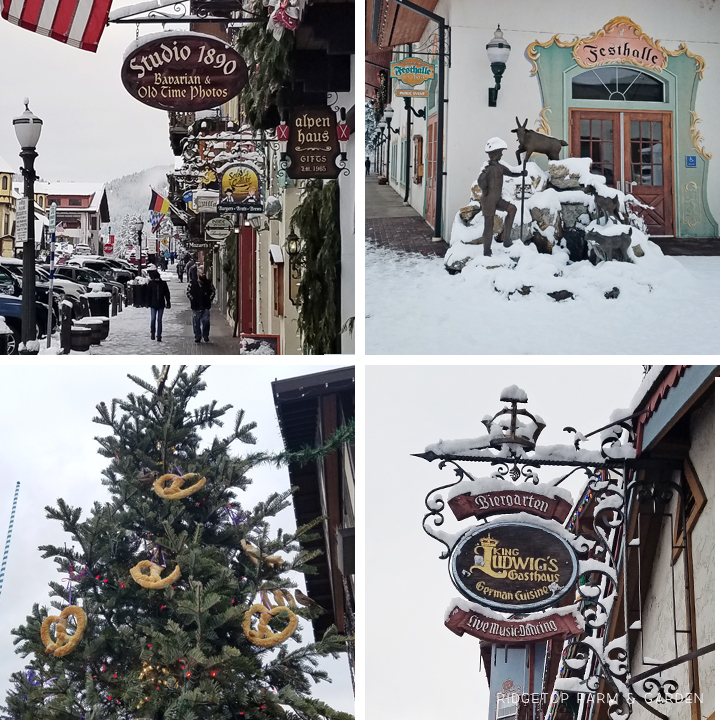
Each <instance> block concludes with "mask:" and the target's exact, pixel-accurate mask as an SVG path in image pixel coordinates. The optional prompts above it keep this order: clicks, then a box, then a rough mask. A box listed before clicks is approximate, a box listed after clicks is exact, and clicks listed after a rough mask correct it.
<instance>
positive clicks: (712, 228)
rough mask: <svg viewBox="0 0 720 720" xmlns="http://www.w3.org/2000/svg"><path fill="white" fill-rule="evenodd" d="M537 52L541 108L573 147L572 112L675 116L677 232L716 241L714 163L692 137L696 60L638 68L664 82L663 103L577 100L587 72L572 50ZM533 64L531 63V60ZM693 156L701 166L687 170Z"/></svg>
mask: <svg viewBox="0 0 720 720" xmlns="http://www.w3.org/2000/svg"><path fill="white" fill-rule="evenodd" d="M530 47H532V46H530ZM535 52H536V53H537V59H536V60H535V64H536V66H537V78H538V82H539V84H540V95H541V103H542V108H547V110H546V112H545V117H546V119H547V121H548V123H549V125H550V134H551V135H553V136H554V137H558V138H562V139H564V140H566V141H567V142H568V143H570V126H569V123H570V112H569V111H570V109H576V108H579V109H602V110H615V111H617V112H630V111H645V112H657V111H663V110H665V111H670V112H672V114H673V123H672V137H673V149H672V150H673V151H672V158H673V180H674V187H673V193H674V194H673V200H674V212H675V234H676V236H677V237H717V235H718V224H717V222H716V221H715V219H714V218H713V216H712V214H711V212H710V208H709V207H708V200H707V175H708V168H709V164H710V160H708V159H706V158H705V157H703V155H702V154H701V153H700V152H698V150H696V149H695V147H694V145H693V139H692V122H693V115H692V113H693V112H694V110H695V99H696V97H697V92H698V87H699V84H700V68H699V65H698V63H697V62H696V60H695V59H694V58H692V57H689V56H688V55H686V54H685V53H683V54H680V55H674V56H673V55H668V63H667V66H666V67H665V69H664V70H662V71H661V72H656V71H653V70H649V69H647V68H636V69H638V70H642V72H644V73H646V74H647V75H650V76H652V77H654V78H657V79H658V80H660V81H661V82H662V83H663V85H664V86H665V93H664V97H665V101H664V102H625V101H614V100H607V101H601V100H574V99H573V98H572V80H573V78H574V77H575V76H577V75H580V74H581V73H584V72H587V68H583V67H581V66H579V65H578V64H577V62H576V61H575V58H574V57H573V49H572V47H560V46H558V45H557V44H555V43H553V44H552V45H550V46H549V47H546V48H544V47H540V46H535ZM526 57H528V55H527V51H526ZM528 60H530V62H532V60H531V59H530V57H528ZM602 67H603V68H608V67H615V65H611V64H608V65H603V66H602ZM618 67H624V68H628V67H635V66H633V65H630V66H628V65H619V66H618ZM568 150H569V148H568V149H567V150H566V149H564V152H566V153H567V152H568ZM688 155H694V156H696V158H697V167H694V168H692V167H686V163H685V158H686V156H688Z"/></svg>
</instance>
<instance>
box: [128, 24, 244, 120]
mask: <svg viewBox="0 0 720 720" xmlns="http://www.w3.org/2000/svg"><path fill="white" fill-rule="evenodd" d="M120 77H121V79H122V83H123V85H124V86H125V89H126V90H127V91H128V92H129V93H130V94H131V95H132V96H133V97H134V98H135V99H136V100H139V101H140V102H141V103H144V104H145V105H149V106H150V107H154V108H158V109H160V110H172V111H178V112H195V111H198V110H208V109H209V108H214V107H217V106H218V105H222V104H223V103H225V102H228V101H229V100H231V99H232V98H234V97H236V96H237V95H238V94H239V93H240V90H241V89H242V88H243V87H244V86H245V83H247V78H248V71H247V66H246V65H245V61H244V60H243V58H242V57H241V56H240V54H239V53H238V52H237V50H235V49H234V48H233V47H231V46H230V45H228V44H227V43H225V42H223V41H222V40H220V39H219V38H216V37H214V36H213V35H204V34H202V33H193V32H174V31H173V32H163V33H155V34H153V35H146V36H144V37H142V38H139V39H138V40H136V41H135V42H134V43H132V44H131V45H130V46H129V47H128V49H127V50H126V51H125V59H124V62H123V65H122V70H121V72H120Z"/></svg>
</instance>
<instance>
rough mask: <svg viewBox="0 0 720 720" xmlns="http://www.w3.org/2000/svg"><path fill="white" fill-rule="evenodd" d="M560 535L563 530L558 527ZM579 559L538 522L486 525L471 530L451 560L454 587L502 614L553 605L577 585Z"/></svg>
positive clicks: (567, 545)
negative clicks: (536, 523) (537, 523)
mask: <svg viewBox="0 0 720 720" xmlns="http://www.w3.org/2000/svg"><path fill="white" fill-rule="evenodd" d="M558 529H559V530H560V531H562V530H563V528H562V526H560V525H558ZM577 574H578V561H577V557H576V556H575V552H574V550H573V548H572V547H571V546H570V544H569V543H568V542H567V541H566V540H565V539H564V538H563V537H561V536H560V535H559V534H558V533H555V532H552V531H551V530H550V529H548V528H546V527H542V526H539V525H534V524H526V523H515V522H497V523H493V522H490V523H486V524H484V525H480V526H477V527H474V528H472V529H471V530H469V531H468V532H467V533H465V535H464V536H463V537H462V538H461V539H460V541H459V542H458V543H457V545H456V546H455V548H454V549H453V552H452V555H451V556H450V575H451V577H452V580H453V582H454V583H455V587H457V589H458V590H459V591H460V592H461V593H462V594H463V595H465V597H467V598H468V599H469V600H472V601H473V602H476V603H478V604H480V605H483V606H485V607H489V608H493V609H495V610H500V611H503V612H515V611H522V612H528V611H531V610H540V609H542V608H545V607H548V606H549V605H554V604H556V603H557V602H558V600H559V599H560V598H561V597H562V596H563V595H565V594H566V593H567V592H568V591H569V590H570V588H571V587H572V586H573V584H574V583H575V580H576V578H577Z"/></svg>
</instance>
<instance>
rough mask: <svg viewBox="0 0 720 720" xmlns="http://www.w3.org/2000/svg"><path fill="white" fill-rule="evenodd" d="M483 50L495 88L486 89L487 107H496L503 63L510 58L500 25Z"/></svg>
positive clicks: (508, 45) (503, 67) (508, 46)
mask: <svg viewBox="0 0 720 720" xmlns="http://www.w3.org/2000/svg"><path fill="white" fill-rule="evenodd" d="M485 49H486V50H487V54H488V58H490V69H491V70H492V74H493V76H494V78H495V87H494V88H488V106H489V107H497V96H498V91H499V90H500V79H501V78H502V76H503V73H504V72H505V63H507V61H508V58H509V57H510V43H509V42H508V41H507V40H506V39H505V38H504V37H503V34H502V30H501V29H500V25H498V26H497V30H496V31H495V35H494V37H493V39H492V40H491V41H490V42H489V43H488V44H487V45H486V46H485Z"/></svg>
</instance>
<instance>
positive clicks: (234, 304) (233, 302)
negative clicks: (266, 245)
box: [223, 233, 238, 337]
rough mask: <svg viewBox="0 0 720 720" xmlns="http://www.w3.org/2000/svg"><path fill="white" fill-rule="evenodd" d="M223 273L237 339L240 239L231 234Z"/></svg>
mask: <svg viewBox="0 0 720 720" xmlns="http://www.w3.org/2000/svg"><path fill="white" fill-rule="evenodd" d="M223 272H224V273H225V278H226V288H227V304H228V311H229V312H230V317H231V318H232V320H233V337H237V329H238V237H237V235H235V233H231V235H230V237H229V238H227V240H225V262H224V263H223Z"/></svg>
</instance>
